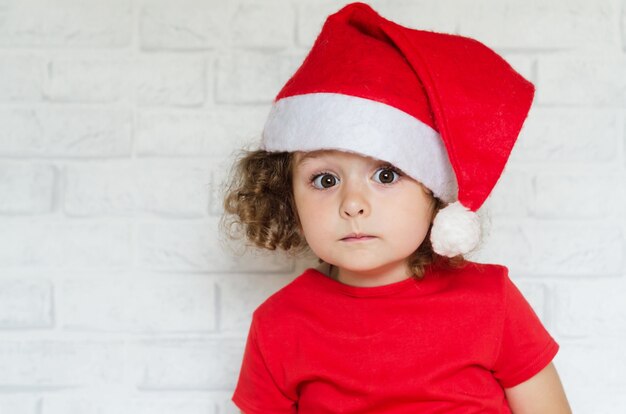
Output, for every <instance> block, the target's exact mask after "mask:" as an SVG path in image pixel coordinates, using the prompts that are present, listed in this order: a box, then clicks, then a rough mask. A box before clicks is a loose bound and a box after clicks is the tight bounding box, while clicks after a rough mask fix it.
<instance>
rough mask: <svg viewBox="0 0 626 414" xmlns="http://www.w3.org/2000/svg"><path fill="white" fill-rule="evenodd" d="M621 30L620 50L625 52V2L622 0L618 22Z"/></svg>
mask: <svg viewBox="0 0 626 414" xmlns="http://www.w3.org/2000/svg"><path fill="white" fill-rule="evenodd" d="M620 27H621V28H622V50H624V51H625V52H626V2H625V1H624V0H622V17H621V22H620Z"/></svg>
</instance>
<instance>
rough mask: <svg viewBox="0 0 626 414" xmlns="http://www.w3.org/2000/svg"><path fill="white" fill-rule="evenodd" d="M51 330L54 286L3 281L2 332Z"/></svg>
mask: <svg viewBox="0 0 626 414" xmlns="http://www.w3.org/2000/svg"><path fill="white" fill-rule="evenodd" d="M50 327H52V285H51V284H50V282H48V281H46V280H35V279H33V280H21V279H0V328H2V329H7V328H8V329H11V328H16V329H26V328H50ZM0 413H2V411H1V410H0Z"/></svg>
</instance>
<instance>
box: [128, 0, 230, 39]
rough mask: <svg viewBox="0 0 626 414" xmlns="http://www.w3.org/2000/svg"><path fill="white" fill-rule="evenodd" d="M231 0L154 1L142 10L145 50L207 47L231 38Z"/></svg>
mask: <svg viewBox="0 0 626 414" xmlns="http://www.w3.org/2000/svg"><path fill="white" fill-rule="evenodd" d="M228 6H229V4H228V2H223V1H215V0H212V1H203V0H182V1H177V2H176V3H172V2H170V1H167V0H154V1H150V2H148V3H146V4H143V5H142V6H141V9H140V11H139V38H140V39H139V40H140V44H141V48H142V49H145V50H204V49H208V48H215V47H219V46H221V45H222V44H224V43H225V42H226V41H227V39H228V23H229V21H230V20H231V19H230V11H229V7H228Z"/></svg>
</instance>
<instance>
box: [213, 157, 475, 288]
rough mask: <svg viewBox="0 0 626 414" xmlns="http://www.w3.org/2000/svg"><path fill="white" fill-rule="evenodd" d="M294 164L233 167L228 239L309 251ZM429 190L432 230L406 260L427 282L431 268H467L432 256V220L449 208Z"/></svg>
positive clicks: (246, 161)
mask: <svg viewBox="0 0 626 414" xmlns="http://www.w3.org/2000/svg"><path fill="white" fill-rule="evenodd" d="M293 159H294V157H293V153H291V152H266V151H263V150H254V151H243V153H242V154H241V155H240V157H239V158H238V160H237V161H236V162H235V164H234V168H233V171H232V172H231V178H230V181H229V183H228V185H227V188H226V194H225V197H224V216H223V218H222V228H223V230H224V231H225V232H226V234H227V235H228V236H229V237H231V238H233V239H240V238H245V239H247V241H249V242H250V243H252V244H253V245H254V246H256V247H260V248H264V249H268V250H276V249H282V250H284V251H286V252H291V253H301V252H303V251H306V250H309V247H308V245H307V243H306V240H305V238H304V235H303V234H302V233H301V230H300V222H299V219H298V212H297V210H296V203H295V200H294V196H293V191H292V173H293V166H294V162H293ZM425 188H426V187H425ZM426 190H427V192H428V193H429V194H430V195H431V197H433V198H434V200H435V203H434V208H433V212H432V217H431V227H430V228H429V229H428V233H427V234H426V237H425V238H424V241H423V242H422V244H421V245H420V246H419V247H418V248H417V250H415V252H413V254H412V255H411V256H409V257H408V259H407V265H408V267H409V269H410V270H411V272H412V273H413V277H414V278H417V279H421V278H422V277H423V276H424V272H425V270H426V267H427V266H429V265H431V264H436V265H439V266H445V267H450V268H459V267H463V266H465V264H466V263H467V260H466V259H465V257H464V256H463V255H457V256H454V257H446V256H441V255H439V254H437V253H435V251H434V250H433V248H432V244H431V242H430V232H431V229H432V218H434V217H435V215H436V214H437V213H438V212H439V210H441V209H442V208H444V207H446V206H447V203H445V202H443V201H442V200H440V199H439V198H437V197H434V196H433V195H432V192H431V191H430V190H428V189H427V188H426ZM320 261H321V260H320Z"/></svg>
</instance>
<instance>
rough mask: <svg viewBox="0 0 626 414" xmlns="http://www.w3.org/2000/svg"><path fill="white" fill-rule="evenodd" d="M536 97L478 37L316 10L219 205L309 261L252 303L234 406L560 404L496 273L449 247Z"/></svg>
mask: <svg viewBox="0 0 626 414" xmlns="http://www.w3.org/2000/svg"><path fill="white" fill-rule="evenodd" d="M533 95H534V87H533V85H532V84H531V83H530V82H528V81H527V80H525V79H524V78H523V77H522V76H521V75H519V74H518V73H517V72H515V71H514V70H513V69H512V68H511V67H510V65H508V64H507V63H506V62H505V61H504V60H503V59H502V58H501V57H500V56H498V55H497V54H496V53H495V52H493V51H492V50H490V49H488V48H487V47H486V46H484V45H482V44H481V43H479V42H477V41H475V40H472V39H468V38H464V37H460V36H455V35H448V34H441V33H434V32H426V31H419V30H413V29H409V28H406V27H403V26H400V25H398V24H396V23H393V22H391V21H389V20H386V19H384V18H383V17H381V16H380V15H379V14H378V13H376V12H375V11H374V10H373V9H372V8H371V7H369V6H368V5H366V4H363V3H353V4H349V5H347V6H345V7H344V8H343V9H341V10H340V11H338V12H337V13H335V14H333V15H331V16H329V17H328V19H327V21H326V23H325V24H324V27H323V28H322V31H321V33H320V35H319V37H318V38H317V40H316V42H315V44H314V46H313V48H312V49H311V51H310V52H309V54H308V56H307V58H306V59H305V61H304V62H303V64H302V66H301V67H300V68H299V69H298V71H297V72H296V73H295V74H294V75H293V76H292V77H291V79H290V80H289V81H288V82H287V84H286V85H285V86H284V87H283V89H282V90H281V91H280V93H279V94H278V96H277V97H276V99H275V101H274V105H273V107H272V109H271V112H270V116H269V118H268V121H267V123H266V125H265V129H264V131H263V140H262V149H260V150H258V151H252V152H249V153H247V154H246V155H245V156H244V157H243V158H241V159H240V160H239V162H238V164H237V169H236V174H235V175H234V178H233V181H232V183H231V186H230V189H229V191H228V193H227V196H226V199H225V211H226V214H227V215H226V219H227V220H230V224H235V225H236V226H235V227H236V228H239V229H240V230H242V231H243V233H244V234H245V236H246V237H247V239H248V240H249V241H251V242H252V243H253V244H255V245H257V246H260V247H263V248H266V249H270V250H274V249H277V248H280V249H283V250H286V251H291V252H294V251H302V250H305V249H310V250H312V251H313V253H315V255H316V256H317V257H318V258H319V259H320V263H321V264H320V266H319V267H318V268H317V269H307V270H306V271H304V273H303V274H301V275H300V276H298V277H297V278H296V279H295V280H294V281H293V282H291V283H289V284H288V285H287V286H285V287H284V288H282V289H280V290H279V291H278V292H276V293H275V294H273V295H272V296H271V297H270V298H268V299H267V300H266V301H265V302H264V303H263V304H261V305H260V306H259V307H258V308H257V309H256V310H255V311H254V313H253V318H252V324H251V326H250V331H249V334H248V340H247V344H246V349H245V354H244V357H243V363H242V366H241V371H240V375H239V381H238V384H237V387H236V390H235V392H234V395H233V398H232V400H233V402H234V403H235V404H236V405H237V406H238V407H239V408H240V409H241V410H242V412H244V413H246V414H261V413H263V414H266V413H296V412H298V413H311V414H321V413H511V412H514V413H568V412H570V409H569V406H568V403H567V400H566V397H565V395H564V392H563V388H562V386H561V383H560V381H559V377H558V375H557V373H556V370H555V368H554V366H553V364H552V363H551V361H552V359H553V358H554V356H555V355H556V353H557V351H558V349H559V346H558V344H557V343H556V342H555V341H554V339H553V338H552V337H551V336H550V334H549V333H548V332H547V331H546V329H545V328H544V327H543V325H542V323H541V322H540V320H539V319H538V317H537V316H536V314H535V313H534V312H533V310H532V309H531V307H530V306H529V304H528V302H527V301H526V300H525V299H524V298H523V296H522V295H521V293H520V291H519V290H518V289H517V287H516V286H515V285H514V284H513V283H512V281H511V280H510V278H509V276H508V271H507V268H506V267H504V266H501V265H497V264H481V263H476V262H471V261H468V260H466V259H465V258H464V256H463V255H464V254H467V253H468V252H470V251H472V249H474V248H475V246H476V245H477V244H478V242H479V241H480V234H479V233H480V222H479V220H478V219H477V215H476V210H477V209H478V208H479V207H480V206H481V205H482V204H483V202H484V201H485V199H486V198H487V196H488V195H489V193H490V192H491V190H492V188H493V187H494V185H495V183H496V182H497V180H498V178H499V177H500V175H501V173H502V170H503V168H504V166H505V164H506V162H507V159H508V157H509V154H510V151H511V149H512V147H513V144H514V143H515V141H516V139H517V136H518V134H519V131H520V129H521V127H522V124H523V122H524V120H525V118H526V116H527V113H528V110H529V108H530V105H531V102H532V99H533ZM231 228H232V227H231Z"/></svg>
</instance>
